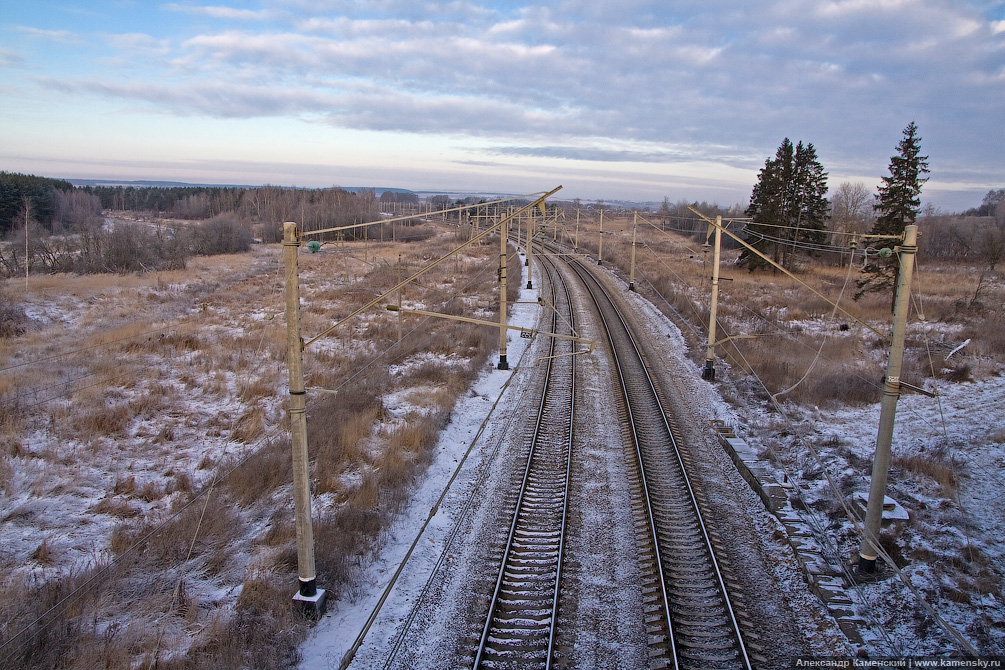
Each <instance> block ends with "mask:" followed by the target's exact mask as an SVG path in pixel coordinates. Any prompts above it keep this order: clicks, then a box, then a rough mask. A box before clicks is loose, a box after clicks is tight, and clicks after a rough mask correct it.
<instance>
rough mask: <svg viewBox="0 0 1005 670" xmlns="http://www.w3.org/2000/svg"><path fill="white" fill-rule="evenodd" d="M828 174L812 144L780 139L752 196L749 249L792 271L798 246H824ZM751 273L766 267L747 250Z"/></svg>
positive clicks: (744, 257)
mask: <svg viewBox="0 0 1005 670" xmlns="http://www.w3.org/2000/svg"><path fill="white" fill-rule="evenodd" d="M826 193H827V173H826V172H824V169H823V166H822V165H821V164H820V162H819V161H818V160H817V154H816V149H814V147H813V145H812V144H806V145H803V143H802V142H799V143H798V144H797V145H795V146H793V145H792V142H791V141H790V140H789V138H787V137H786V138H785V139H784V140H782V144H781V146H779V147H778V151H777V152H776V153H775V158H774V159H771V158H769V159H768V160H766V161H765V162H764V168H762V169H761V171H760V173H759V174H758V177H757V184H755V185H754V190H753V192H752V193H751V196H750V206H749V207H748V208H747V212H746V213H747V216H749V217H751V219H752V222H751V223H750V224H749V225H748V230H749V232H750V233H751V235H750V238H751V239H750V244H751V246H753V247H754V248H756V249H757V250H758V251H760V252H761V253H763V254H764V255H766V256H767V255H768V254H769V252H770V253H771V255H772V260H773V261H775V262H776V263H778V264H780V265H781V266H782V267H784V268H786V269H789V268H791V266H792V262H793V259H794V258H795V254H794V253H793V252H794V251H795V249H796V247H797V246H798V245H799V244H803V243H820V242H822V241H823V239H824V235H825V234H824V232H823V230H824V222H825V220H826V218H827V198H825V197H824V196H825V194H826ZM740 260H741V261H742V262H746V263H747V266H748V267H749V268H750V270H754V269H756V268H758V267H763V266H766V265H767V263H766V262H765V261H764V260H763V259H761V258H760V257H759V256H757V255H756V254H753V253H750V252H749V251H747V250H744V252H743V253H742V254H741V255H740Z"/></svg>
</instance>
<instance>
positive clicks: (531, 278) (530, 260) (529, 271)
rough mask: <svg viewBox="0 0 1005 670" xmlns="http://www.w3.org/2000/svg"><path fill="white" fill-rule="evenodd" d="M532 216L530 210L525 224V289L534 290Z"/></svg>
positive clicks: (533, 233) (533, 224) (533, 230)
mask: <svg viewBox="0 0 1005 670" xmlns="http://www.w3.org/2000/svg"><path fill="white" fill-rule="evenodd" d="M534 216H535V214H534V209H533V208H531V210H530V219H528V224H527V288H534V236H535V235H536V234H537V226H536V225H535V223H534Z"/></svg>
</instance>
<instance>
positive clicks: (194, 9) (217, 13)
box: [161, 2, 278, 21]
mask: <svg viewBox="0 0 1005 670" xmlns="http://www.w3.org/2000/svg"><path fill="white" fill-rule="evenodd" d="M161 9H163V10H165V11H169V12H185V13H187V14H194V15H197V16H208V17H210V18H214V19H226V20H236V21H269V20H272V19H275V18H276V17H277V15H278V13H277V12H275V11H272V10H268V9H259V10H253V9H235V8H234V7H225V6H215V5H189V4H180V3H177V2H169V3H167V4H164V5H161Z"/></svg>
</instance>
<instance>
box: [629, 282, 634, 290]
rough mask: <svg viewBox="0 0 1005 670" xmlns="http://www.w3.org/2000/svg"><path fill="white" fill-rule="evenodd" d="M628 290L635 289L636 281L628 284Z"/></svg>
mask: <svg viewBox="0 0 1005 670" xmlns="http://www.w3.org/2000/svg"><path fill="white" fill-rule="evenodd" d="M628 290H629V291H634V290H635V283H634V282H632V283H631V284H629V285H628Z"/></svg>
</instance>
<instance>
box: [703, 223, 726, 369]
mask: <svg viewBox="0 0 1005 670" xmlns="http://www.w3.org/2000/svg"><path fill="white" fill-rule="evenodd" d="M705 240H706V244H708V242H707V240H708V237H707V236H706V237H705ZM721 243H722V217H721V216H717V217H715V251H714V252H713V253H712V304H711V309H710V310H709V315H708V347H707V348H706V349H705V369H704V370H702V371H701V378H702V379H707V380H708V381H714V380H715V317H716V311H717V310H718V307H719V249H720V246H721Z"/></svg>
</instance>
